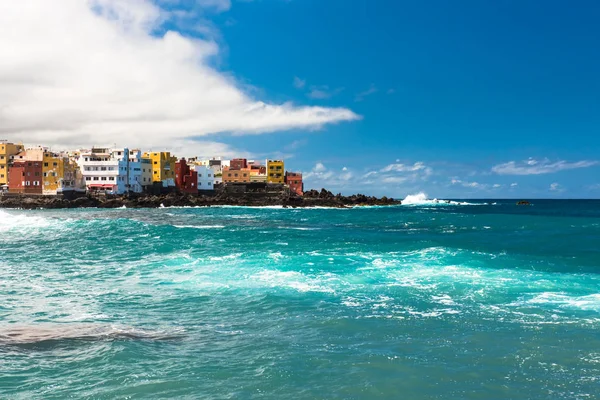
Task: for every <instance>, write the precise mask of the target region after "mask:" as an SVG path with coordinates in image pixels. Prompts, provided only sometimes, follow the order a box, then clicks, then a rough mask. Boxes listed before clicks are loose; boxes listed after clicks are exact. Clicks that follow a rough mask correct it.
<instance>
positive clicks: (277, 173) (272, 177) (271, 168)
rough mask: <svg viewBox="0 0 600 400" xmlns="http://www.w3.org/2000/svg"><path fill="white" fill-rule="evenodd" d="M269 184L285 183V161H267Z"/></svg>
mask: <svg viewBox="0 0 600 400" xmlns="http://www.w3.org/2000/svg"><path fill="white" fill-rule="evenodd" d="M267 182H269V183H284V182H285V168H284V163H283V160H267Z"/></svg>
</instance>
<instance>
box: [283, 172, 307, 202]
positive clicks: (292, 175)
mask: <svg viewBox="0 0 600 400" xmlns="http://www.w3.org/2000/svg"><path fill="white" fill-rule="evenodd" d="M285 184H286V185H288V187H289V188H290V191H291V192H292V193H295V194H297V195H298V196H302V195H303V194H304V183H303V182H302V174H301V173H298V172H286V173H285Z"/></svg>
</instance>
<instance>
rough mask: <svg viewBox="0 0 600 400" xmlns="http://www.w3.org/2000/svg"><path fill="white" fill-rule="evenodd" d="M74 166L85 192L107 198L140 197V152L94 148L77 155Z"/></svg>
mask: <svg viewBox="0 0 600 400" xmlns="http://www.w3.org/2000/svg"><path fill="white" fill-rule="evenodd" d="M76 159H77V163H78V164H79V168H80V169H81V173H82V174H83V177H84V179H85V185H86V188H87V190H91V191H104V192H107V193H111V194H124V193H126V192H134V193H141V192H142V183H143V180H142V179H143V173H142V161H141V160H142V159H141V152H140V151H139V150H136V151H134V152H130V151H129V149H127V148H123V149H107V148H94V149H92V150H90V151H81V152H80V153H79V155H78V156H77V158H76Z"/></svg>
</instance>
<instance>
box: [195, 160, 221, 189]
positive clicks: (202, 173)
mask: <svg viewBox="0 0 600 400" xmlns="http://www.w3.org/2000/svg"><path fill="white" fill-rule="evenodd" d="M192 168H193V169H194V171H196V173H197V174H198V190H214V188H215V174H214V172H213V170H212V169H211V168H210V167H209V166H208V165H193V166H192Z"/></svg>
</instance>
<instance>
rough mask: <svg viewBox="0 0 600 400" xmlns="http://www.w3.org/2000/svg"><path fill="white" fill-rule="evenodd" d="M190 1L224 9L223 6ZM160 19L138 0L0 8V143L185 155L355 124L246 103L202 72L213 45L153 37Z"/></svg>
mask: <svg viewBox="0 0 600 400" xmlns="http://www.w3.org/2000/svg"><path fill="white" fill-rule="evenodd" d="M199 4H204V5H206V6H207V7H214V8H219V9H220V10H225V9H227V8H228V7H229V4H230V3H229V1H217V0H203V1H201V2H200V3H199ZM170 17H171V16H170V13H169V12H168V11H166V10H164V9H161V8H160V7H158V6H156V5H155V4H153V3H151V2H150V1H148V0H87V1H86V0H61V1H60V5H59V4H57V3H56V2H54V1H47V0H19V1H5V2H1V3H0V26H2V27H3V29H2V35H0V48H1V49H2V53H3V54H2V57H1V58H0V138H2V139H9V140H15V141H23V142H26V143H28V144H50V145H55V146H79V145H88V146H89V145H91V144H97V145H100V144H112V143H116V144H119V145H122V146H125V145H127V146H132V147H133V146H145V147H149V146H150V147H155V148H159V147H167V148H170V147H173V144H174V143H175V144H176V145H177V147H184V148H186V149H190V148H194V146H195V147H198V146H200V148H201V147H202V144H201V143H200V144H198V142H197V141H196V140H197V139H198V137H202V136H206V135H210V134H215V133H219V132H233V133H237V134H260V133H267V132H274V131H280V130H288V129H293V128H304V129H317V128H319V127H321V126H323V125H325V124H331V123H337V122H341V121H352V120H356V119H358V118H359V116H357V115H356V114H355V113H353V112H352V111H351V110H349V109H346V108H327V107H307V106H296V105H293V104H287V103H286V104H269V103H268V102H263V101H260V100H258V99H255V98H253V97H251V96H250V95H248V94H247V93H245V92H244V91H243V90H242V89H241V86H242V85H239V84H237V83H236V81H235V80H234V79H233V78H232V77H231V76H230V75H228V74H226V73H223V72H220V71H218V70H216V69H215V68H213V67H212V66H211V58H212V57H213V56H215V55H216V54H218V51H219V49H218V46H217V44H216V43H214V42H212V41H209V40H200V39H193V38H189V37H184V36H182V35H181V34H179V33H177V32H175V31H167V32H165V33H164V34H163V33H160V34H158V33H157V32H161V29H163V26H164V25H163V24H164V23H165V22H166V21H168V20H169V18H170ZM204 139H205V138H203V140H204ZM204 145H209V146H210V145H212V146H216V147H218V146H219V144H215V143H214V142H211V141H205V143H204ZM223 150H224V151H226V150H227V149H223Z"/></svg>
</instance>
